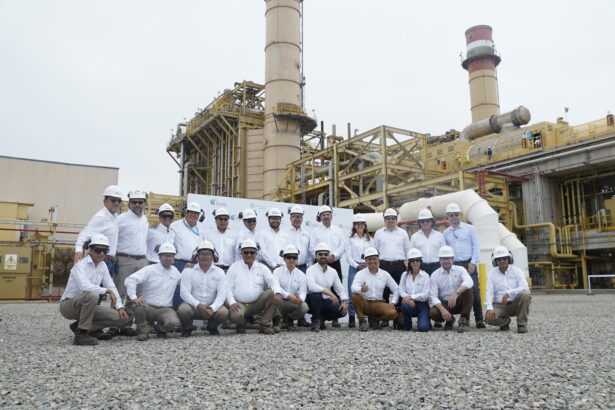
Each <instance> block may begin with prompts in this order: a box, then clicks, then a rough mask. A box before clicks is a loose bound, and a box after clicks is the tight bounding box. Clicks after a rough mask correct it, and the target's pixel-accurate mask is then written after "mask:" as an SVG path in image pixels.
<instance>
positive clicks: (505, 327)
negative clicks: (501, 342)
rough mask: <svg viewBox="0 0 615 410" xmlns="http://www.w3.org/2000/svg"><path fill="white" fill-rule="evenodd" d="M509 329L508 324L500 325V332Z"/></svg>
mask: <svg viewBox="0 0 615 410" xmlns="http://www.w3.org/2000/svg"><path fill="white" fill-rule="evenodd" d="M509 330H510V326H508V325H505V326H500V332H508V331H509Z"/></svg>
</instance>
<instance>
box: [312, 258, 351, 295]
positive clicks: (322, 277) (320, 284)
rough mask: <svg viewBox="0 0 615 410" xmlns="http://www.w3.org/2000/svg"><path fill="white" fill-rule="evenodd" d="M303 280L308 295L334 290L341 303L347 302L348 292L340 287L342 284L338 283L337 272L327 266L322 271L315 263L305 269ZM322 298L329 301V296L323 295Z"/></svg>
mask: <svg viewBox="0 0 615 410" xmlns="http://www.w3.org/2000/svg"><path fill="white" fill-rule="evenodd" d="M305 279H306V281H307V289H308V292H309V293H321V292H322V291H323V290H331V289H334V290H335V293H337V295H338V296H339V298H340V299H341V301H344V300H348V292H346V289H345V288H344V286H342V282H340V278H339V277H338V276H337V271H336V270H335V269H333V268H332V267H330V266H327V269H326V270H325V271H323V270H322V268H321V267H320V265H319V264H317V263H315V264H314V265H312V266H310V267H309V268H307V271H306V272H305ZM322 297H323V298H324V299H331V297H330V296H329V295H324V294H323V295H322Z"/></svg>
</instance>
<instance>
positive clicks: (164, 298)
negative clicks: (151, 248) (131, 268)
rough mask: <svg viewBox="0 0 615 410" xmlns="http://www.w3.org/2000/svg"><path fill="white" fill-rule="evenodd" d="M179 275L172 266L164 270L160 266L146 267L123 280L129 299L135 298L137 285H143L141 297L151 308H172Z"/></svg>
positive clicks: (158, 264)
mask: <svg viewBox="0 0 615 410" xmlns="http://www.w3.org/2000/svg"><path fill="white" fill-rule="evenodd" d="M180 278H181V274H180V273H179V271H178V270H177V268H176V267H175V266H173V265H171V267H170V268H169V269H165V268H164V267H163V266H162V264H160V263H156V264H154V265H147V266H146V267H144V268H141V269H139V270H138V271H136V272H135V273H133V274H132V275H130V276H128V277H127V278H126V280H124V285H125V286H126V293H127V294H128V297H129V298H130V299H133V300H134V299H136V298H137V285H143V296H141V298H143V299H145V301H146V302H147V303H149V304H150V305H153V306H167V307H168V306H173V295H174V294H175V288H176V287H177V284H178V283H179V279H180Z"/></svg>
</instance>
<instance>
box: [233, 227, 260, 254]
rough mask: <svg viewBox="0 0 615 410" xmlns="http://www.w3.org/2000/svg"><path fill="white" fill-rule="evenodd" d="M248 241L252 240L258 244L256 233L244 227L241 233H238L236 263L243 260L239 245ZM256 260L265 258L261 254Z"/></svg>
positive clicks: (240, 230)
mask: <svg viewBox="0 0 615 410" xmlns="http://www.w3.org/2000/svg"><path fill="white" fill-rule="evenodd" d="M246 239H252V240H253V241H254V242H256V243H258V241H257V240H256V231H251V230H249V229H248V228H246V227H245V225H244V226H242V227H241V229H239V231H238V232H237V238H235V254H236V257H235V261H239V260H241V251H240V250H239V245H241V242H243V241H245V240H246ZM259 246H260V244H259ZM256 260H257V261H262V260H263V257H262V256H261V254H260V253H259V254H258V256H257V257H256Z"/></svg>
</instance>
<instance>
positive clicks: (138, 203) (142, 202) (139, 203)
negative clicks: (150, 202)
mask: <svg viewBox="0 0 615 410" xmlns="http://www.w3.org/2000/svg"><path fill="white" fill-rule="evenodd" d="M130 203H131V204H133V205H143V204H144V203H145V202H144V201H130Z"/></svg>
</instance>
